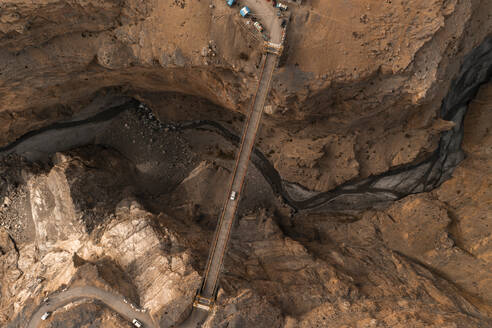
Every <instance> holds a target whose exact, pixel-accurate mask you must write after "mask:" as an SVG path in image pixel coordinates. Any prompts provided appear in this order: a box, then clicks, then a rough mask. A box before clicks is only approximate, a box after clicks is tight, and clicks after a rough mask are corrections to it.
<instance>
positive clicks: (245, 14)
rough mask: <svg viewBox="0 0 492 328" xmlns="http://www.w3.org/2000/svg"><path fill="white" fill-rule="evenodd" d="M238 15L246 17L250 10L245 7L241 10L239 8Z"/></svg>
mask: <svg viewBox="0 0 492 328" xmlns="http://www.w3.org/2000/svg"><path fill="white" fill-rule="evenodd" d="M239 13H240V14H241V16H243V17H247V16H248V15H249V14H250V13H251V9H249V8H248V7H246V6H244V7H243V8H241V10H240V11H239Z"/></svg>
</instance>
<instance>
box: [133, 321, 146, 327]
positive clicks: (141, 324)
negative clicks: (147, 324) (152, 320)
mask: <svg viewBox="0 0 492 328" xmlns="http://www.w3.org/2000/svg"><path fill="white" fill-rule="evenodd" d="M132 323H133V325H134V326H135V327H137V328H141V327H143V323H141V322H140V321H138V320H137V319H133V321H132Z"/></svg>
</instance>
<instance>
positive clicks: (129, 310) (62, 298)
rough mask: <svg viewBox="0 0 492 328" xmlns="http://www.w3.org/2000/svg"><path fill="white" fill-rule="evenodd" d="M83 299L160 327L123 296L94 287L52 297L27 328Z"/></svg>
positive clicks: (34, 315)
mask: <svg viewBox="0 0 492 328" xmlns="http://www.w3.org/2000/svg"><path fill="white" fill-rule="evenodd" d="M81 299H95V300H99V301H101V302H103V303H104V304H106V305H107V306H108V307H109V308H111V309H112V310H113V311H115V312H118V313H119V314H120V315H121V316H123V317H124V318H126V319H128V320H129V321H130V322H131V321H132V320H133V319H134V318H135V319H137V320H139V321H140V322H141V323H143V324H144V327H154V328H157V327H159V326H158V325H156V324H155V323H154V321H153V320H152V318H151V317H150V316H149V315H148V314H147V313H143V312H140V311H137V310H136V309H135V308H133V307H132V306H130V304H128V303H125V302H124V300H123V298H122V297H121V296H119V295H115V294H112V293H110V292H107V291H105V290H102V289H99V288H96V287H92V286H84V287H74V288H70V289H68V290H67V291H64V292H61V293H59V294H53V295H50V297H49V301H48V302H45V303H43V304H41V306H40V307H39V308H38V309H37V311H36V312H34V313H33V315H32V316H31V319H30V320H29V322H28V324H27V325H26V327H27V328H37V327H38V326H39V324H40V323H41V316H42V315H43V313H45V312H53V311H55V310H56V309H58V308H60V307H62V306H65V305H67V304H70V303H72V302H74V301H78V300H81Z"/></svg>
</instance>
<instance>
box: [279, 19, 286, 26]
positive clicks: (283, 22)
mask: <svg viewBox="0 0 492 328" xmlns="http://www.w3.org/2000/svg"><path fill="white" fill-rule="evenodd" d="M285 25H287V20H286V19H284V20H282V24H280V26H281V27H282V28H284V27H285Z"/></svg>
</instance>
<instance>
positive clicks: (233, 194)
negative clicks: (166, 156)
mask: <svg viewBox="0 0 492 328" xmlns="http://www.w3.org/2000/svg"><path fill="white" fill-rule="evenodd" d="M255 24H256V23H255ZM236 197H237V191H233V192H231V197H230V199H231V200H236Z"/></svg>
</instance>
